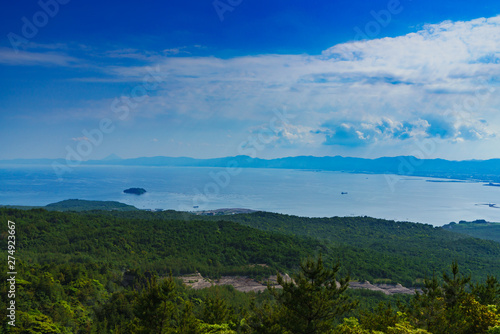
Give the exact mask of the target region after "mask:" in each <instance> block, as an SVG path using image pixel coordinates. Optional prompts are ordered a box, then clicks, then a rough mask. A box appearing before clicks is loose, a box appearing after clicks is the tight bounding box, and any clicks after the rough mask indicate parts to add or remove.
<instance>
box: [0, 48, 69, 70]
mask: <svg viewBox="0 0 500 334" xmlns="http://www.w3.org/2000/svg"><path fill="white" fill-rule="evenodd" d="M77 61H78V60H77V59H76V58H73V57H70V56H68V55H65V54H61V53H56V52H45V53H40V52H31V51H15V50H13V49H10V48H5V47H4V48H0V64H6V65H23V66H26V65H28V66H30V65H45V66H47V65H49V66H54V65H55V66H72V65H74V64H75V63H76V62H77Z"/></svg>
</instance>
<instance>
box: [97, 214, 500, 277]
mask: <svg viewBox="0 0 500 334" xmlns="http://www.w3.org/2000/svg"><path fill="white" fill-rule="evenodd" d="M102 214H104V215H109V216H111V217H117V218H125V217H130V218H134V219H141V220H154V221H156V220H161V221H168V220H170V219H175V220H184V221H187V222H191V221H200V220H204V221H210V222H221V221H226V222H229V221H231V222H236V223H238V224H242V225H246V226H248V227H251V228H255V229H259V230H262V231H266V232H273V233H279V234H283V235H289V236H294V237H299V238H303V237H306V238H311V239H314V240H317V241H318V242H320V243H321V244H322V245H323V246H324V252H325V257H326V258H328V259H329V260H331V261H334V262H335V261H340V263H341V264H342V269H341V270H342V272H343V273H349V274H350V275H351V276H352V278H354V279H359V280H368V281H370V282H375V283H376V282H392V283H401V284H403V285H404V286H413V285H418V284H420V283H421V282H422V281H423V279H424V278H425V277H430V276H432V275H433V273H435V272H442V271H444V270H446V269H447V268H448V267H449V265H450V263H451V262H452V261H457V262H458V264H459V265H460V267H461V269H462V271H463V272H464V273H470V274H471V275H472V277H473V278H474V279H485V278H486V276H487V275H496V276H498V275H499V274H500V244H498V243H495V242H492V241H487V240H479V239H474V238H471V237H468V236H466V235H462V234H457V233H453V232H450V231H448V230H446V229H443V228H440V227H437V228H435V227H433V226H431V225H426V224H417V223H410V222H395V221H390V220H383V219H375V218H370V217H333V218H306V217H297V216H289V215H282V214H275V213H269V212H255V213H250V214H235V215H226V216H225V215H221V216H198V215H194V214H190V213H185V212H177V211H172V210H170V211H163V212H146V211H133V212H105V213H102Z"/></svg>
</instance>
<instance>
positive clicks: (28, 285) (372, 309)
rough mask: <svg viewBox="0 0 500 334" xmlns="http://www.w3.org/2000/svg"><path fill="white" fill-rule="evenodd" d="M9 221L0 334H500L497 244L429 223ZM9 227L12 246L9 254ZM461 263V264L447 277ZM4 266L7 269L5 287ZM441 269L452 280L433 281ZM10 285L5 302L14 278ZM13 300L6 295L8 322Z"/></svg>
mask: <svg viewBox="0 0 500 334" xmlns="http://www.w3.org/2000/svg"><path fill="white" fill-rule="evenodd" d="M7 220H11V221H15V222H16V236H17V244H16V254H15V256H16V259H17V263H16V270H17V272H18V274H17V277H16V278H17V280H16V284H17V291H16V295H17V297H16V303H17V308H16V309H17V313H16V316H17V318H16V324H17V326H16V327H15V328H9V327H8V326H7V325H6V324H5V323H3V324H2V325H3V327H2V328H1V329H0V332H5V331H6V330H7V329H8V328H9V329H10V332H12V333H427V332H430V333H436V334H439V333H457V334H461V333H464V334H465V333H474V334H475V333H486V332H488V331H489V332H488V333H498V330H500V329H499V328H498V327H496V328H494V327H495V326H499V325H500V322H499V319H500V314H499V311H498V310H500V305H499V302H500V285H499V284H498V282H497V280H496V278H494V276H498V275H497V274H498V273H497V271H498V270H499V268H500V266H499V263H498V261H499V260H498V259H499V258H500V257H499V255H500V250H499V246H500V244H498V243H495V242H490V241H485V240H478V239H473V238H469V237H466V236H463V235H459V234H455V233H451V232H448V231H446V230H444V229H440V228H433V227H432V226H429V225H422V224H411V223H401V222H391V221H385V220H379V219H372V218H367V217H358V218H329V219H326V218H325V219H309V218H301V217H292V216H286V215H277V214H269V213H262V212H258V213H253V214H242V215H231V216H222V217H201V216H196V215H192V214H187V213H181V212H175V211H167V212H157V213H152V212H145V211H139V210H137V211H130V212H120V211H92V212H54V211H51V212H49V211H46V210H44V209H33V210H17V209H12V208H2V209H0V221H3V222H6V221H7ZM5 225H6V224H2V226H1V227H0V247H2V249H7V235H8V234H7V232H6V230H7V228H6V226H5ZM245 225H246V226H245ZM320 254H323V255H322V256H321V255H320ZM300 259H307V260H305V261H303V262H302V263H301V262H300ZM453 260H455V261H457V262H458V265H455V264H454V265H453V266H452V270H451V274H450V273H449V272H450V265H451V263H452V262H453ZM5 262H6V261H3V262H2V263H0V279H2V280H3V281H4V282H5V281H6V279H7V278H8V277H7V275H6V273H7V271H8V270H7V268H6V263H5ZM339 262H340V264H341V265H340V266H339V264H338V263H339ZM253 264H266V266H254V265H253ZM419 266H420V267H419ZM441 268H443V270H440V269H441ZM458 268H460V273H459V271H458ZM195 271H199V272H201V273H202V274H203V275H205V276H209V277H212V278H217V277H218V276H219V275H227V274H229V275H251V276H253V277H256V278H258V279H262V278H264V277H267V276H268V275H269V274H276V272H288V273H291V276H292V278H293V281H286V280H284V279H283V278H282V277H281V276H279V278H278V281H279V282H280V284H281V285H282V287H283V289H275V288H272V287H269V289H268V290H267V291H265V292H263V293H258V294H256V293H246V294H245V293H240V292H237V291H235V290H234V289H233V288H232V287H220V288H210V289H205V290H193V289H190V288H186V287H185V286H183V285H182V284H181V283H180V282H179V281H177V280H176V279H175V277H174V276H176V275H179V274H183V273H193V272H195ZM443 271H445V272H447V273H448V274H445V275H444V276H442V277H440V276H439V275H438V274H435V275H433V273H440V272H443ZM293 273H295V274H293ZM462 273H465V275H462ZM469 274H472V276H470V275H469ZM489 274H491V276H488V275H489ZM172 275H173V276H172ZM425 277H426V279H424V278H425ZM353 278H356V279H367V278H369V279H385V281H387V279H388V278H389V279H391V280H393V281H399V282H403V281H401V280H404V279H405V278H407V281H408V282H409V283H419V281H418V279H420V280H421V282H422V285H423V294H422V295H418V296H416V297H410V296H401V297H398V299H400V301H399V302H397V301H396V298H394V297H388V296H384V295H382V294H380V293H375V292H370V291H360V290H356V291H352V290H345V289H346V288H347V285H348V282H349V280H350V279H353ZM0 289H1V291H0V295H2V296H5V295H6V292H7V291H6V289H7V286H6V285H5V284H4V285H2V286H1V288H0ZM379 301H382V302H384V303H383V304H379V305H377V302H379ZM5 303H6V298H3V297H2V299H1V301H0V317H2V318H3V319H6V312H7V308H6V304H5ZM490 327H491V329H489V328H490ZM377 331H378V332H377ZM426 331H427V332H426Z"/></svg>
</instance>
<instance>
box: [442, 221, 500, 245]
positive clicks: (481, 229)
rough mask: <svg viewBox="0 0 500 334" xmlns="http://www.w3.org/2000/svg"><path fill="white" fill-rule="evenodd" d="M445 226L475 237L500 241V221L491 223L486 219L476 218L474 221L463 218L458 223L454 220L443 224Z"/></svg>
mask: <svg viewBox="0 0 500 334" xmlns="http://www.w3.org/2000/svg"><path fill="white" fill-rule="evenodd" d="M443 228H445V229H449V230H451V231H453V232H455V233H460V234H465V235H469V236H471V237H475V238H480V239H486V240H493V241H496V242H500V223H491V222H487V221H485V220H475V221H473V222H466V221H463V220H461V221H460V222H459V223H458V224H457V223H455V222H452V223H450V224H448V225H445V226H443Z"/></svg>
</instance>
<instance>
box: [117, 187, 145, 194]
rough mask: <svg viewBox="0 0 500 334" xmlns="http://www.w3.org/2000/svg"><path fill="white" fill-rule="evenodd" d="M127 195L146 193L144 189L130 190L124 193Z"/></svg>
mask: <svg viewBox="0 0 500 334" xmlns="http://www.w3.org/2000/svg"><path fill="white" fill-rule="evenodd" d="M123 192H124V193H125V194H134V195H142V194H144V193H145V192H146V189H143V188H128V189H125V190H124V191H123Z"/></svg>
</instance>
